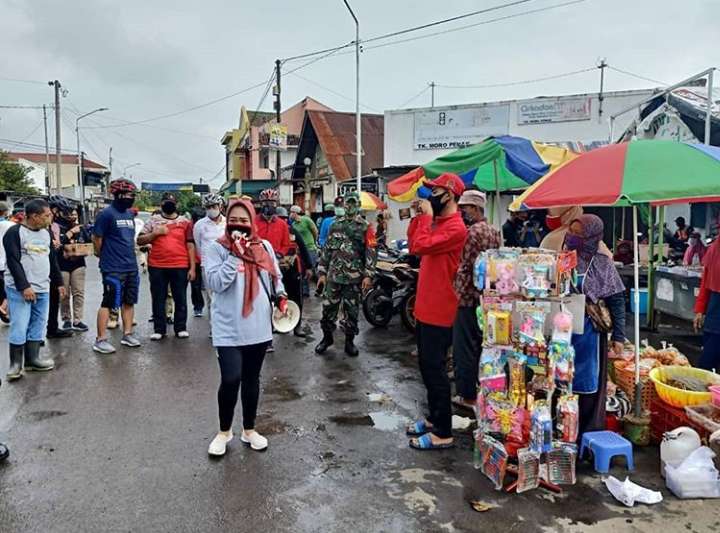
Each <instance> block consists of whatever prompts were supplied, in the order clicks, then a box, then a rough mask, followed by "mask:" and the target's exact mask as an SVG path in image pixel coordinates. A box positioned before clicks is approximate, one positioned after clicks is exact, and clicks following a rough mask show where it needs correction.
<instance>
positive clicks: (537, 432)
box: [529, 400, 552, 453]
mask: <svg viewBox="0 0 720 533" xmlns="http://www.w3.org/2000/svg"><path fill="white" fill-rule="evenodd" d="M529 448H530V449H531V450H532V451H534V452H537V453H547V452H549V451H550V450H551V449H552V416H551V414H550V406H549V405H548V403H547V401H546V400H537V401H536V402H535V403H534V404H533V408H532V411H531V413H530V446H529Z"/></svg>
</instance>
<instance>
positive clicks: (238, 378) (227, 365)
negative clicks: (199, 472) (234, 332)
mask: <svg viewBox="0 0 720 533" xmlns="http://www.w3.org/2000/svg"><path fill="white" fill-rule="evenodd" d="M269 345H270V343H269V342H263V343H260V344H251V345H248V346H218V348H217V352H218V364H219V365H220V388H219V389H218V408H219V412H220V431H229V430H230V428H231V427H232V421H233V415H234V414H235V405H236V404H237V399H238V390H239V391H240V399H241V402H242V414H243V420H242V422H243V429H246V430H248V429H255V416H256V415H257V407H258V400H259V398H260V370H261V369H262V365H263V361H264V360H265V351H266V350H267V347H268V346H269ZM241 386H242V388H241Z"/></svg>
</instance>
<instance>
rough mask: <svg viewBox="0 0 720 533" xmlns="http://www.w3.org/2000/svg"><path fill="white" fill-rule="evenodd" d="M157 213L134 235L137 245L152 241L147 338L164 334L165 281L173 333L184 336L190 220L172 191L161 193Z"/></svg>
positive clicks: (191, 253) (190, 276) (190, 273)
mask: <svg viewBox="0 0 720 533" xmlns="http://www.w3.org/2000/svg"><path fill="white" fill-rule="evenodd" d="M160 209H161V213H160V214H159V215H154V216H153V217H152V218H150V220H149V221H148V222H147V223H146V224H145V226H144V227H143V230H142V232H141V234H140V235H139V236H138V238H137V243H138V246H145V245H148V244H152V248H151V249H150V255H149V257H148V276H149V278H150V295H151V297H152V311H153V329H154V331H155V332H154V333H153V334H152V335H151V336H150V339H151V340H154V341H159V340H161V339H162V338H163V337H165V334H166V331H167V319H166V317H165V300H166V299H167V295H168V285H169V286H170V291H171V293H172V298H173V302H174V303H175V316H174V321H173V327H174V329H175V335H176V336H177V337H178V338H180V339H187V338H188V337H189V336H190V334H189V333H188V331H187V285H188V281H193V280H194V279H195V244H194V243H193V232H192V222H191V221H190V220H188V219H187V218H185V217H184V216H180V215H179V214H178V212H177V199H176V198H175V195H174V194H172V193H169V192H166V193H164V194H163V195H162V202H161V204H160Z"/></svg>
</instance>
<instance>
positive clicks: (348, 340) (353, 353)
mask: <svg viewBox="0 0 720 533" xmlns="http://www.w3.org/2000/svg"><path fill="white" fill-rule="evenodd" d="M354 341H355V335H345V353H346V354H348V355H349V356H350V357H357V356H358V355H360V351H359V350H358V349H357V346H355V342H354Z"/></svg>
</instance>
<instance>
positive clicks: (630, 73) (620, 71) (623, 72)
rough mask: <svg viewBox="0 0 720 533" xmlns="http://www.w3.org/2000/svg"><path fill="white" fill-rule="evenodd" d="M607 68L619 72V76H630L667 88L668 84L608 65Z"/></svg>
mask: <svg viewBox="0 0 720 533" xmlns="http://www.w3.org/2000/svg"><path fill="white" fill-rule="evenodd" d="M607 68H609V69H610V70H613V71H615V72H619V73H620V74H625V75H626V76H630V77H632V78H637V79H639V80H643V81H649V82H650V83H658V84H660V85H661V86H663V87H667V85H668V84H667V83H665V82H664V81H659V80H654V79H652V78H648V77H646V76H641V75H640V74H635V73H633V72H629V71H627V70H623V69H620V68H617V67H613V66H611V65H608V67H607Z"/></svg>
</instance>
